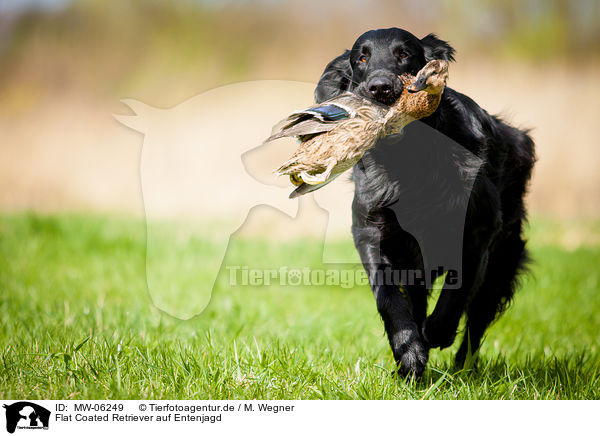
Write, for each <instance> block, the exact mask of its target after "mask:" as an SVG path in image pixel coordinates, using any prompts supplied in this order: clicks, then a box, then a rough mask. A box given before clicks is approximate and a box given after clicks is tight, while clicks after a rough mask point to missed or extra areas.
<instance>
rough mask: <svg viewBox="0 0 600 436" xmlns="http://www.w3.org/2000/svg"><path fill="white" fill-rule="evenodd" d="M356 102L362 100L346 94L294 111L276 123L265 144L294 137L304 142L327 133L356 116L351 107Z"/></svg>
mask: <svg viewBox="0 0 600 436" xmlns="http://www.w3.org/2000/svg"><path fill="white" fill-rule="evenodd" d="M357 101H359V102H362V99H360V98H358V97H356V96H354V95H353V94H350V93H347V94H342V95H340V96H338V97H336V98H333V99H331V100H328V101H326V102H323V103H321V104H318V105H315V106H311V107H309V108H308V109H304V110H301V111H296V112H294V113H292V114H291V115H290V116H289V117H287V118H285V119H284V120H281V121H280V122H279V123H277V124H276V125H275V127H273V131H272V132H271V136H270V137H269V138H267V139H266V140H265V142H269V141H273V140H275V139H278V138H283V137H294V136H297V137H299V138H300V140H301V141H306V140H308V139H310V138H312V137H314V136H316V135H320V134H322V133H325V132H328V131H330V130H332V129H334V128H335V127H336V126H337V124H338V122H340V121H343V120H346V119H348V118H353V117H355V116H356V111H355V110H354V109H353V106H355V105H356V102H357Z"/></svg>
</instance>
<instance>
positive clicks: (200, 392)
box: [0, 214, 600, 399]
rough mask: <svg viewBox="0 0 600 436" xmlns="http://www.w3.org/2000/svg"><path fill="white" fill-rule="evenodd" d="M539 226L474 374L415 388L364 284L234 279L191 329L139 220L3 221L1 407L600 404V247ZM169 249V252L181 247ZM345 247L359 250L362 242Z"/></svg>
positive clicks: (256, 247) (287, 249) (436, 357)
mask: <svg viewBox="0 0 600 436" xmlns="http://www.w3.org/2000/svg"><path fill="white" fill-rule="evenodd" d="M540 228H542V229H543V233H544V234H543V235H541V234H539V233H537V231H535V229H536V221H534V222H533V224H532V229H533V230H534V231H532V244H531V247H532V254H533V258H534V260H535V263H534V265H533V266H532V274H531V275H530V276H528V277H526V278H525V279H524V281H523V287H522V290H521V291H520V292H519V295H518V296H517V298H516V299H515V301H514V303H513V305H512V307H511V308H510V309H509V311H508V312H507V313H506V314H505V316H504V317H503V318H501V319H500V320H499V321H498V322H497V323H496V324H494V325H493V327H492V328H490V330H489V331H488V335H487V338H486V341H485V343H484V345H483V348H482V349H481V353H480V363H479V366H478V368H477V370H475V371H459V372H456V371H454V370H453V369H452V366H451V359H452V354H453V351H454V350H455V348H456V347H453V348H452V349H451V350H444V351H433V352H432V353H431V356H430V363H429V366H428V369H427V371H426V373H425V375H424V377H423V378H422V379H421V380H419V381H410V382H406V381H403V380H399V379H397V378H396V377H393V376H392V375H391V372H392V371H393V369H394V364H393V361H392V356H391V352H390V350H389V347H388V344H387V341H386V339H385V337H384V335H383V327H382V323H381V320H380V319H379V317H378V315H377V312H376V308H375V304H374V302H373V298H372V296H371V292H370V290H369V289H368V287H367V286H362V285H361V286H356V287H353V288H351V289H343V288H342V287H339V286H338V287H336V286H321V287H314V286H311V287H281V286H271V287H260V286H257V287H241V286H238V287H234V288H228V287H227V286H225V285H224V284H223V283H224V282H223V280H221V281H219V282H218V285H217V288H216V289H215V292H214V294H213V298H212V300H211V303H210V305H209V306H208V308H207V309H206V310H205V311H204V312H203V313H202V314H201V315H200V316H198V317H196V318H193V319H191V320H189V321H180V320H177V319H174V318H172V317H170V316H168V315H166V314H164V313H162V312H161V311H159V310H158V309H156V308H155V307H153V305H152V303H151V301H150V297H149V294H148V291H147V286H146V278H145V253H146V246H145V241H146V233H145V225H144V223H143V222H142V221H135V220H129V219H118V218H102V217H94V216H86V217H82V216H73V215H68V216H64V215H57V216H39V215H34V214H19V215H8V216H6V215H5V216H2V217H0V290H1V291H0V292H1V293H0V309H1V310H0V397H3V398H27V399H41V398H46V399H58V398H60V399H62V398H88V399H101V398H111V399H117V398H118V399H127V398H132V399H133V398H153V399H161V398H162V399H166V398H170V399H174V398H179V399H183V398H193V399H232V398H239V399H251V398H260V399H296V398H302V399H306V398H311V399H318V398H324V399H423V398H427V399H454V398H457V399H500V398H503V399H598V398H600V369H599V368H600V355H599V350H598V331H599V329H600V272H599V268H598V265H599V264H600V247H598V246H588V247H581V248H578V249H576V250H574V251H567V250H565V249H563V248H561V247H560V245H558V244H556V243H552V242H550V243H549V242H544V241H548V240H549V239H548V238H547V236H548V232H552V231H553V229H554V227H553V226H552V225H551V224H548V222H543V223H542V222H541V221H540ZM592 229H593V231H597V229H598V226H597V224H594V226H592ZM542 236H543V237H542ZM550 240H551V239H550ZM163 243H164V247H162V248H163V249H164V250H166V251H168V250H169V247H170V244H171V243H172V242H171V239H169V238H165V240H164V241H163ZM317 245H318V243H317V241H311V240H305V241H302V242H297V243H294V242H287V243H285V244H281V245H278V244H272V243H271V244H269V243H266V242H265V241H259V240H251V239H246V240H241V241H238V243H236V244H233V246H231V247H230V252H229V256H230V257H229V259H236V262H243V261H244V259H256V258H257V257H260V258H261V259H262V262H265V264H269V263H272V264H284V263H286V259H289V260H290V263H291V262H292V259H295V260H294V262H295V263H304V264H308V265H315V264H316V262H315V261H314V258H315V257H316V256H315V253H318V250H315V248H314V247H315V246H317ZM190 246H191V247H192V248H193V247H194V246H195V245H194V244H191V245H190ZM335 248H336V249H339V250H353V247H352V243H351V241H340V242H339V244H338V246H336V247H335ZM291 254H293V256H292V255H291ZM195 255H196V256H198V253H195ZM298 255H300V257H298ZM209 260H210V259H207V261H209ZM173 280H174V281H175V282H176V280H177V277H173Z"/></svg>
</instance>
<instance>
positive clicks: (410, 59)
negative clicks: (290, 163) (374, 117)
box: [315, 28, 535, 376]
mask: <svg viewBox="0 0 600 436" xmlns="http://www.w3.org/2000/svg"><path fill="white" fill-rule="evenodd" d="M453 56H454V49H453V48H452V47H451V46H450V45H449V44H448V43H447V42H445V41H442V40H440V39H438V38H437V37H436V36H435V35H427V36H426V37H424V38H423V39H418V38H417V37H415V36H414V35H412V34H411V33H409V32H407V31H405V30H402V29H396V28H392V29H381V30H373V31H369V32H367V33H365V34H363V35H362V36H360V37H359V38H358V40H357V41H356V43H355V44H354V46H353V47H352V50H348V51H346V52H344V53H343V54H342V55H341V56H339V57H337V58H336V59H334V60H333V61H332V62H331V63H330V64H329V65H327V67H326V69H325V71H324V73H323V75H322V77H321V79H320V80H319V84H318V86H317V88H316V91H315V96H316V99H317V101H318V102H321V101H324V100H327V99H329V98H331V97H333V96H335V95H338V94H339V93H341V92H343V91H346V90H351V91H353V92H356V93H357V94H360V95H362V96H364V97H367V98H373V99H375V100H378V101H379V102H381V103H385V104H390V103H391V102H393V101H395V99H396V98H397V97H398V96H399V95H400V92H401V91H402V84H401V83H400V82H399V81H398V79H397V76H398V75H399V74H401V73H404V72H410V73H412V74H415V73H416V72H417V71H418V70H419V69H420V68H422V67H423V66H424V65H425V63H426V62H427V61H429V60H432V59H446V60H453ZM381 83H384V84H386V85H387V86H386V87H385V89H384V91H385V92H380V91H381V89H380V88H381V86H380V84H381ZM370 84H371V85H370ZM373 84H375V85H373ZM421 121H422V123H418V122H416V123H413V124H411V125H409V127H408V128H406V129H405V134H404V135H403V136H402V137H401V138H386V139H384V140H383V141H381V142H380V143H379V144H378V145H377V146H376V147H375V148H373V149H371V150H370V151H368V152H367V153H366V154H365V155H364V156H363V158H362V160H361V161H360V162H359V163H358V164H357V165H356V166H355V168H354V172H353V180H354V183H355V188H356V190H355V197H354V202H353V207H352V211H353V224H352V234H353V237H354V241H355V245H356V248H357V249H358V251H359V254H360V256H361V260H362V262H363V264H364V267H365V269H366V271H367V273H368V275H369V278H370V281H371V287H372V289H373V293H374V296H375V300H376V305H377V309H378V311H379V313H380V315H381V317H382V319H383V322H384V326H385V330H386V332H387V335H388V339H389V342H390V345H391V348H392V352H393V354H394V358H395V359H396V362H397V363H398V366H399V373H400V374H401V375H416V376H419V375H421V374H422V372H423V370H424V368H425V365H426V363H427V359H428V353H429V349H430V348H435V347H439V348H445V347H448V346H450V345H451V344H452V343H453V342H454V339H455V335H456V333H457V328H458V323H459V320H460V318H461V316H462V315H463V313H466V317H467V324H466V325H467V330H466V332H465V334H464V336H463V339H462V343H461V346H460V348H459V350H458V353H457V355H456V358H455V360H456V363H457V365H459V366H462V365H463V364H464V362H465V358H466V356H467V352H468V350H471V352H472V353H474V352H475V351H476V350H477V349H478V347H479V345H480V342H481V339H482V337H483V335H484V333H485V330H486V329H487V327H488V326H489V325H490V323H491V322H492V321H493V320H494V319H495V318H496V316H497V315H498V314H500V313H501V312H502V311H503V310H504V309H505V307H506V305H507V303H508V302H509V301H510V300H511V298H512V296H513V293H514V290H515V285H516V280H517V275H518V274H519V272H520V270H521V269H522V267H523V265H524V262H525V260H526V257H527V255H526V250H525V241H524V239H523V234H522V226H523V222H524V220H525V218H526V217H525V215H526V213H525V207H524V202H523V197H524V194H525V192H526V188H527V185H528V182H529V179H530V176H531V170H532V167H533V164H534V162H535V156H534V144H533V141H532V140H531V138H530V137H529V136H528V132H527V131H524V130H520V129H517V128H514V127H511V126H510V125H508V124H506V123H504V122H503V121H502V120H500V119H499V118H498V117H495V116H491V115H489V114H488V113H487V112H486V111H485V110H483V109H482V108H480V107H479V106H478V105H477V104H476V103H475V102H474V101H473V100H471V99H470V98H469V97H467V96H465V95H463V94H460V93H458V92H456V91H454V90H452V89H450V88H446V90H445V91H444V94H443V97H442V102H441V104H440V107H439V108H438V110H437V111H436V112H435V113H434V114H433V115H432V116H430V117H428V118H425V119H423V120H421ZM432 132H433V133H432ZM436 135H437V136H436ZM440 138H442V139H440ZM444 138H449V139H444ZM453 141H454V142H455V143H457V144H459V145H460V146H461V147H463V148H462V150H465V149H466V150H468V152H466V151H465V152H464V153H462V152H458V153H457V152H456V150H457V149H458V148H460V147H458V148H454V149H452V150H451V148H452V147H450V146H449V145H448V144H449V143H453ZM390 150H391V151H390ZM471 186H472V188H471ZM424 197H425V198H424ZM415 204H417V205H419V206H418V207H415ZM461 208H462V209H464V211H465V214H466V216H465V215H464V214H463V215H462V218H461V214H460V213H459V211H460V209H461ZM434 216H435V217H436V219H438V220H439V219H440V217H441V218H442V219H443V220H447V221H448V222H450V221H452V225H449V227H447V229H446V230H448V229H450V232H452V230H451V229H452V228H454V227H452V226H454V224H453V223H454V222H456V223H459V224H460V226H461V231H463V233H462V236H461V239H462V270H461V272H462V283H461V286H460V287H459V288H458V289H451V286H449V283H450V282H449V275H447V276H446V285H445V286H444V289H443V290H442V293H441V295H440V297H439V299H438V301H437V303H436V306H435V308H434V310H433V312H432V314H431V315H429V316H426V309H427V295H428V289H427V288H428V286H427V285H426V284H424V283H408V282H407V281H406V280H403V281H401V282H400V283H401V286H400V289H399V288H398V286H397V284H394V283H390V282H386V281H385V280H384V281H381V280H377V277H378V274H379V273H381V272H382V271H385V270H388V269H391V270H401V271H406V270H417V271H422V273H423V274H425V266H424V256H425V255H426V253H424V252H423V251H424V250H423V246H424V245H426V244H427V242H423V241H427V240H428V238H429V240H430V241H433V240H436V238H440V237H443V236H444V233H445V231H440V230H439V229H438V230H436V229H435V226H434V225H431V224H432V223H433V224H435V223H434V222H433V221H432V218H431V217H434ZM453 220H454V221H453ZM438 227H439V226H438ZM419 232H420V233H419ZM446 233H447V231H446ZM417 241H421V243H418V242H417ZM458 245H460V241H459V244H458ZM459 248H460V247H459ZM442 272H443V271H442ZM469 342H470V343H469Z"/></svg>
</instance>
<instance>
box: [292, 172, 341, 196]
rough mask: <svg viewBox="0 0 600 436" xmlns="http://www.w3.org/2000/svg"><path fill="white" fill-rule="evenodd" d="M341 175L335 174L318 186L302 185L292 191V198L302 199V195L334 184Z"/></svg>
mask: <svg viewBox="0 0 600 436" xmlns="http://www.w3.org/2000/svg"><path fill="white" fill-rule="evenodd" d="M341 174H343V173H338V174H333V175H331V176H330V177H329V179H327V180H326V181H325V182H323V183H319V184H318V185H309V184H308V183H302V184H301V185H300V186H298V187H297V188H296V189H294V190H293V191H292V193H291V194H290V198H296V197H300V196H301V195H304V194H308V193H309V192H313V191H316V190H317V189H321V188H322V187H323V186H325V185H327V184H328V183H331V182H333V181H334V180H335V179H336V178H337V177H338V176H340V175H341Z"/></svg>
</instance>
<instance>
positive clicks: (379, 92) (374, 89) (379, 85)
mask: <svg viewBox="0 0 600 436" xmlns="http://www.w3.org/2000/svg"><path fill="white" fill-rule="evenodd" d="M368 88H369V92H370V93H371V95H372V96H373V97H374V98H385V97H388V96H389V95H390V94H391V93H392V89H393V84H392V81H391V80H390V79H386V78H385V77H376V78H374V79H372V80H370V81H369V86H368Z"/></svg>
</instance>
